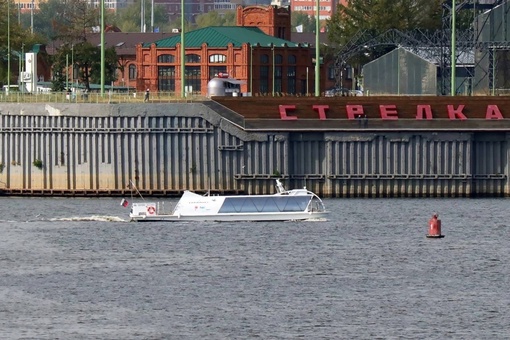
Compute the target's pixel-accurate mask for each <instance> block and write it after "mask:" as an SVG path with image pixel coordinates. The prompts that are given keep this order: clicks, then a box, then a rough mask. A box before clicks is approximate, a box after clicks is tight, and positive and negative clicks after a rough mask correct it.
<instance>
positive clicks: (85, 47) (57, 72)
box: [53, 42, 117, 91]
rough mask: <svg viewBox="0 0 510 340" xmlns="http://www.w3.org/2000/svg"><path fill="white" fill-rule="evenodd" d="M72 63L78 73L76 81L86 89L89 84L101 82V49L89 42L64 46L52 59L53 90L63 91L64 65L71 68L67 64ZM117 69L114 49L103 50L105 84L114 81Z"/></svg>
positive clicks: (88, 87)
mask: <svg viewBox="0 0 510 340" xmlns="http://www.w3.org/2000/svg"><path fill="white" fill-rule="evenodd" d="M71 56H72V58H71ZM71 59H72V60H73V61H74V65H75V66H74V67H75V68H76V69H78V70H80V71H79V74H78V79H75V81H76V80H78V81H79V82H80V83H82V84H83V85H84V86H85V87H86V88H87V89H90V84H91V83H96V84H99V83H100V82H101V48H100V47H99V46H94V45H92V44H91V43H89V42H82V43H79V44H77V45H69V44H68V45H64V46H63V47H61V48H59V49H58V50H57V53H56V54H55V55H54V57H53V70H54V72H53V73H54V79H53V90H54V91H63V90H64V89H65V88H66V86H65V80H66V77H68V79H69V80H70V77H69V76H68V75H66V65H68V66H69V67H71V65H70V64H68V62H69V63H70V62H71ZM116 68H117V53H116V52H115V48H114V47H109V48H106V49H105V82H106V83H110V82H112V81H115V80H116V73H115V70H116Z"/></svg>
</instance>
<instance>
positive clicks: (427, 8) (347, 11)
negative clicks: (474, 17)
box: [328, 0, 443, 45]
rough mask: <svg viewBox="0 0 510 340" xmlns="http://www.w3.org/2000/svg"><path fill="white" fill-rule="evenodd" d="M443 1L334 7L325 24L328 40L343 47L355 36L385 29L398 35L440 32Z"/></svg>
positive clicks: (381, 0) (388, 0)
mask: <svg viewBox="0 0 510 340" xmlns="http://www.w3.org/2000/svg"><path fill="white" fill-rule="evenodd" d="M442 2H443V0H367V1H353V2H349V5H348V6H344V5H338V9H337V12H336V13H335V15H333V17H332V18H331V20H330V21H329V22H328V32H329V40H330V41H331V42H334V43H337V44H339V45H345V44H346V43H347V42H349V41H350V40H351V39H352V38H353V37H354V36H355V35H356V34H357V33H358V32H360V31H364V30H366V31H369V32H372V33H373V34H374V35H377V34H382V33H384V32H386V31H387V30H389V29H398V30H401V31H407V30H413V29H425V30H427V29H432V30H435V29H439V28H441V15H442V7H441V6H442Z"/></svg>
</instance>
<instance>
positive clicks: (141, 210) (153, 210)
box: [129, 203, 158, 220]
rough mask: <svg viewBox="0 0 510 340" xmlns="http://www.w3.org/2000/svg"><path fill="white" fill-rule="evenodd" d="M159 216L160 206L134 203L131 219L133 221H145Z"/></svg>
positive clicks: (130, 214)
mask: <svg viewBox="0 0 510 340" xmlns="http://www.w3.org/2000/svg"><path fill="white" fill-rule="evenodd" d="M157 214H158V205H157V204H156V203H133V204H132V205H131V211H130V213H129V217H130V218H131V219H132V220H140V219H145V218H147V217H152V216H156V215H157Z"/></svg>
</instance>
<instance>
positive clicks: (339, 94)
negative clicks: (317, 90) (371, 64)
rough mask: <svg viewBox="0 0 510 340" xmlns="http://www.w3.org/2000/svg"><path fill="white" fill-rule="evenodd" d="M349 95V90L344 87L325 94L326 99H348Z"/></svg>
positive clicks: (327, 91)
mask: <svg viewBox="0 0 510 340" xmlns="http://www.w3.org/2000/svg"><path fill="white" fill-rule="evenodd" d="M348 95H349V90H348V89H346V88H343V87H332V88H329V89H327V90H326V91H325V92H324V96H325V97H346V96H348Z"/></svg>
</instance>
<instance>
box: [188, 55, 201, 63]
mask: <svg viewBox="0 0 510 340" xmlns="http://www.w3.org/2000/svg"><path fill="white" fill-rule="evenodd" d="M185 60H186V63H200V56H199V55H198V54H186V58H185Z"/></svg>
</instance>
